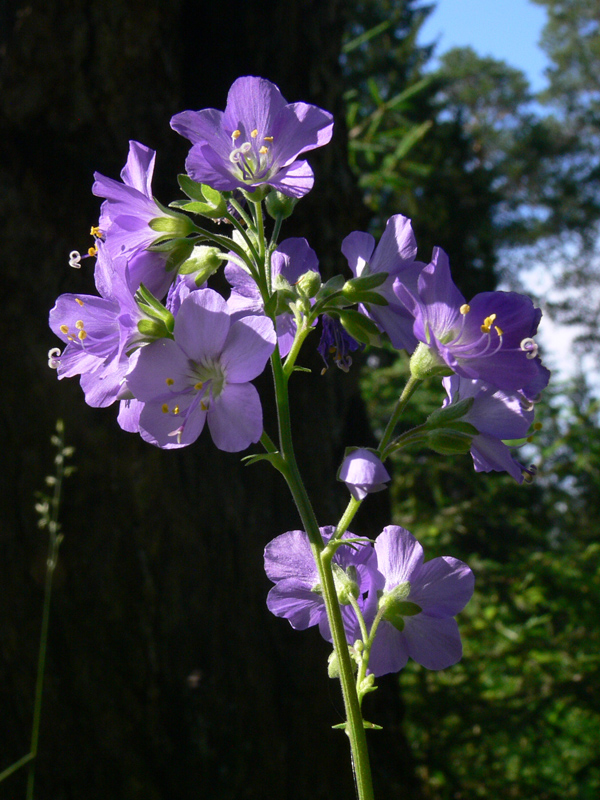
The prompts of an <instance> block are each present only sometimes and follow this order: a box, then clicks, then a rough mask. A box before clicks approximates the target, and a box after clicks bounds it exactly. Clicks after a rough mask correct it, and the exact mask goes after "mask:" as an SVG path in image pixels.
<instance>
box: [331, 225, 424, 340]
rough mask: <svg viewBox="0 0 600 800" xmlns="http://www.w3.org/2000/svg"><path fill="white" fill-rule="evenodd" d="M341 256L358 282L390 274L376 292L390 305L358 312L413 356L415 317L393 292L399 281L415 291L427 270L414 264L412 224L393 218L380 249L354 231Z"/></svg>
mask: <svg viewBox="0 0 600 800" xmlns="http://www.w3.org/2000/svg"><path fill="white" fill-rule="evenodd" d="M342 253H343V254H344V255H345V256H346V258H347V259H348V266H349V267H350V269H351V270H352V272H353V274H354V276H355V277H357V278H358V277H361V276H366V275H372V274H375V273H378V272H387V273H388V277H387V279H386V280H385V282H384V283H383V284H382V285H381V286H378V287H377V289H375V290H374V291H376V292H377V293H378V294H380V295H381V296H382V297H383V298H384V299H385V300H387V301H388V305H387V306H377V305H363V304H362V303H361V305H360V306H359V308H360V310H361V311H362V313H363V314H365V315H366V316H367V317H369V319H372V320H373V322H374V323H375V324H376V325H377V327H378V328H379V329H380V330H381V331H383V332H384V333H387V335H388V336H389V337H390V341H391V343H392V344H393V346H394V347H396V348H397V349H398V350H402V349H404V350H407V351H408V352H409V353H412V351H413V350H414V349H415V347H416V346H417V339H416V338H415V335H414V333H413V324H414V317H413V315H412V314H411V313H410V312H409V311H408V310H407V308H406V306H405V305H404V303H401V302H399V300H398V298H397V297H396V295H395V294H394V291H393V285H394V280H395V279H396V278H398V279H399V280H401V281H402V283H403V285H405V286H407V287H409V288H410V289H411V290H416V288H417V279H418V277H419V274H420V272H421V270H422V269H423V267H424V266H425V264H422V263H421V262H420V261H415V256H416V254H417V242H416V240H415V236H414V234H413V231H412V227H411V224H410V220H409V219H407V217H403V216H402V215H401V214H396V215H395V216H393V217H390V219H388V221H387V223H386V226H385V230H384V232H383V235H382V236H381V239H380V241H379V244H378V245H377V247H375V239H374V238H373V237H372V236H371V235H370V234H369V233H362V232H360V231H354V233H351V234H349V236H346V238H345V239H344V241H343V242H342Z"/></svg>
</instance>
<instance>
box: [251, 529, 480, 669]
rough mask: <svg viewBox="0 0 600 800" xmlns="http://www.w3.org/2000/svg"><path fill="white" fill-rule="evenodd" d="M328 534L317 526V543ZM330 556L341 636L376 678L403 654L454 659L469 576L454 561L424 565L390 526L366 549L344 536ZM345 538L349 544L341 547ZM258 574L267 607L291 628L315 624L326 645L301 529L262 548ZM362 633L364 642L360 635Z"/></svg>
mask: <svg viewBox="0 0 600 800" xmlns="http://www.w3.org/2000/svg"><path fill="white" fill-rule="evenodd" d="M333 533H334V529H333V528H331V527H328V528H321V536H322V538H323V543H324V545H327V544H328V543H329V546H331V544H330V542H331V537H332V535H333ZM338 541H339V542H341V544H340V545H339V546H338V549H337V550H336V553H335V555H334V557H333V558H334V578H335V582H336V589H337V593H338V599H339V601H340V603H341V605H342V608H343V612H342V617H343V620H344V627H345V630H346V639H347V642H348V644H349V645H350V646H352V648H353V653H354V655H355V658H356V659H357V660H358V661H361V660H362V659H365V660H366V661H367V667H368V670H369V671H370V672H371V673H372V674H373V675H375V676H379V675H385V674H387V673H388V672H398V671H399V670H401V669H402V668H403V667H404V666H405V665H406V662H407V661H408V659H409V657H410V658H412V659H413V660H414V661H416V662H417V663H419V664H422V665H423V666H424V667H426V668H427V669H434V670H438V669H445V668H446V667H449V666H451V665H452V664H455V663H456V662H457V661H459V660H460V658H461V655H462V646H461V641H460V634H459V632H458V625H457V623H456V620H455V619H454V617H455V615H456V614H458V613H459V611H461V610H462V609H463V608H464V607H465V605H466V604H467V603H468V602H469V600H470V598H471V595H472V594H473V587H474V577H473V573H472V571H471V570H470V569H469V567H468V566H467V565H466V564H464V563H463V562H462V561H459V560H458V559H456V558H450V557H447V556H442V557H439V558H433V559H431V561H427V562H425V561H424V558H423V548H422V547H421V545H420V544H419V542H417V540H416V539H415V538H414V536H413V535H412V534H411V533H409V532H408V531H407V530H405V529H404V528H400V527H398V526H396V525H390V526H388V527H387V528H385V529H384V530H383V532H382V533H380V534H379V536H378V537H377V539H376V540H375V547H372V546H371V544H370V543H369V541H368V540H366V539H357V538H356V537H354V536H353V534H351V533H349V532H346V533H345V534H344V536H343V537H342V538H341V539H340V540H338ZM344 541H347V542H348V544H344ZM265 570H266V573H267V576H268V577H269V578H270V579H271V580H272V581H273V582H274V583H275V586H274V587H273V588H272V589H271V591H270V592H269V595H268V598H267V605H268V607H269V609H270V610H271V611H272V612H273V614H275V615H276V616H278V617H284V618H286V619H288V620H289V621H290V624H291V625H292V627H294V628H298V629H304V628H308V627H311V626H312V625H318V626H319V630H320V632H321V634H322V635H323V637H324V638H325V639H327V640H328V641H331V634H330V631H329V626H328V623H327V616H326V612H325V603H324V601H323V597H322V591H321V586H320V583H319V575H318V573H317V569H316V567H315V564H314V559H313V556H312V552H311V548H310V544H309V541H308V537H307V535H306V533H305V532H304V531H288V532H287V533H284V534H282V535H281V536H278V537H277V538H276V539H274V540H273V541H272V542H270V544H268V545H267V547H266V548H265ZM365 631H366V632H367V636H366V639H365V638H362V637H363V636H364V633H365Z"/></svg>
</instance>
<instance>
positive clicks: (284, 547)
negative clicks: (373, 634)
mask: <svg viewBox="0 0 600 800" xmlns="http://www.w3.org/2000/svg"><path fill="white" fill-rule="evenodd" d="M319 530H320V532H321V536H322V537H323V541H324V542H325V543H327V542H328V541H329V540H330V539H331V536H332V535H333V532H334V530H335V528H334V527H333V526H330V525H328V526H326V527H324V528H319ZM349 538H352V539H354V538H356V537H355V536H354V535H353V534H352V533H350V532H348V531H347V532H346V533H345V534H344V535H343V537H342V539H349ZM374 555H375V554H374V551H373V548H372V547H371V546H370V544H369V541H368V539H365V543H364V545H362V544H353V545H348V546H343V547H339V548H338V549H337V551H336V553H335V555H334V557H333V560H332V564H333V565H334V576H336V578H335V579H336V585H337V588H338V594H339V595H341V597H342V600H341V602H342V616H343V618H344V625H345V628H346V632H347V635H348V637H349V638H348V641H349V643H350V644H352V643H353V642H354V640H355V639H356V636H355V635H354V634H355V628H356V617H355V615H354V612H353V611H352V609H351V608H350V606H349V605H347V604H346V603H344V602H343V594H344V592H345V591H347V590H348V588H349V587H354V592H353V594H354V596H356V597H357V599H358V603H359V605H360V606H362V604H363V598H362V595H363V594H364V593H365V592H368V591H369V589H371V586H372V585H373V580H374V578H375V575H376V573H375V558H374ZM336 567H337V569H336ZM265 571H266V573H267V577H268V578H269V579H270V580H272V581H273V583H275V586H274V587H273V588H272V589H271V591H270V592H269V594H268V597H267V607H268V608H269V611H271V612H272V613H273V614H275V616H277V617H285V618H286V619H288V620H289V621H290V625H291V626H292V628H296V629H297V630H304V629H305V628H310V627H311V626H312V625H318V626H319V630H320V632H321V635H322V636H323V638H324V639H327V641H331V632H330V630H329V623H328V622H327V611H326V609H325V601H324V599H323V595H322V591H321V587H320V583H319V573H318V571H317V567H316V565H315V560H314V557H313V554H312V550H311V547H310V542H309V539H308V536H307V535H306V533H305V532H304V531H288V532H287V533H282V534H281V536H277V538H275V539H273V541H272V542H270V543H269V544H268V545H267V546H266V548H265ZM352 637H354V638H352Z"/></svg>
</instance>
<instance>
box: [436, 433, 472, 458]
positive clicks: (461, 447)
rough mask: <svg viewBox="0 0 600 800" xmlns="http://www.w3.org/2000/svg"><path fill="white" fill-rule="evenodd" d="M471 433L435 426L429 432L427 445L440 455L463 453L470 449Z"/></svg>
mask: <svg viewBox="0 0 600 800" xmlns="http://www.w3.org/2000/svg"><path fill="white" fill-rule="evenodd" d="M472 439H473V435H472V434H471V435H469V434H467V433H461V432H460V431H456V430H452V429H451V428H437V429H436V430H433V431H431V432H430V433H429V435H428V436H427V439H426V444H427V447H429V448H430V449H431V450H433V451H434V452H435V453H439V454H440V455H441V456H454V455H464V454H465V453H468V452H469V450H470V449H471V442H472Z"/></svg>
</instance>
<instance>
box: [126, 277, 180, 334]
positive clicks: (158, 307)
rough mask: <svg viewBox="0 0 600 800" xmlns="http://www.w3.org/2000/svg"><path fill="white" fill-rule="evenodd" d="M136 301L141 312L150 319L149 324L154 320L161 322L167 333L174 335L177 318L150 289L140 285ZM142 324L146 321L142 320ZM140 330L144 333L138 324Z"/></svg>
mask: <svg viewBox="0 0 600 800" xmlns="http://www.w3.org/2000/svg"><path fill="white" fill-rule="evenodd" d="M135 301H136V303H137V304H138V306H139V308H140V310H141V311H142V312H143V313H144V314H145V315H146V316H147V317H150V319H149V320H147V321H148V322H150V321H152V320H158V321H159V322H161V323H162V324H163V325H164V327H165V329H166V330H167V332H168V333H169V334H171V333H173V331H174V329H175V317H174V316H173V314H171V312H170V311H169V309H168V308H165V307H164V305H163V304H162V303H161V302H160V300H158V299H157V298H156V297H155V296H154V295H153V294H152V292H151V291H150V289H148V287H147V286H144V284H143V283H140V285H139V288H138V290H137V291H136V293H135ZM140 322H144V320H140ZM138 330H139V331H140V333H142V331H141V329H140V327H139V323H138Z"/></svg>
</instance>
